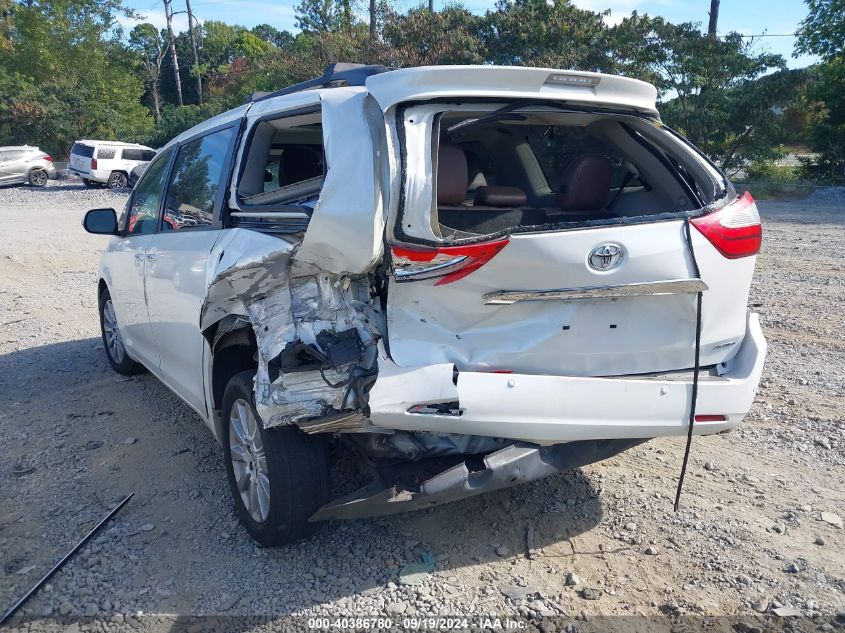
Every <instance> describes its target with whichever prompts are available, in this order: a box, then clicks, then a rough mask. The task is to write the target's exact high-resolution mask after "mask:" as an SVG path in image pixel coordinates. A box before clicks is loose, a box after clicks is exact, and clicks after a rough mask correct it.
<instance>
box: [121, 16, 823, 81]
mask: <svg viewBox="0 0 845 633" xmlns="http://www.w3.org/2000/svg"><path fill="white" fill-rule="evenodd" d="M446 1H448V0H435V9H437V8H438V7H439V6H442V5H443V4H445V2H446ZM573 1H574V4H575V5H576V6H579V7H581V8H583V9H590V10H592V11H604V10H606V9H610V16H608V17H607V18H606V20H607V22H608V23H610V24H613V23H616V22H619V21H620V20H622V18H624V17H625V16H626V15H629V14H630V13H631V11H638V12H640V13H648V14H649V15H660V16H663V17H664V18H666V19H667V20H669V21H670V22H700V23H701V24H702V28H706V27H707V20H708V15H707V13H708V11H709V9H710V2H709V0H573ZM393 2H394V5H395V6H398V7H401V8H405V9H409V8H412V7H414V6H417V5H418V4H420V2H419V0H393ZM297 3H298V0H274V1H263V0H191V7H192V9H193V11H194V15H196V16H197V19H198V20H200V21H203V20H220V21H223V22H227V23H229V24H241V25H243V26H246V27H253V26H255V25H256V24H262V23H267V24H271V25H272V26H274V27H276V28H277V29H286V30H289V31H292V32H295V31H296V19H295V15H294V7H295V6H296V4H297ZM127 4H128V6H130V7H131V8H133V9H135V11H137V12H138V13H139V14H141V15H143V16H145V17H146V21H149V22H152V23H153V24H155V25H156V26H159V27H162V26H164V9H163V8H162V3H161V0H127ZM463 4H464V5H465V6H466V7H467V8H469V9H470V10H471V11H472V12H473V13H478V14H483V13H484V12H485V11H487V10H488V9H492V8H493V7H494V5H495V0H464V2H463ZM173 6H174V8H175V10H176V11H179V10H180V9H183V8H184V6H183V2H182V0H174V2H173ZM806 14H807V8H806V5H805V4H804V2H803V1H802V0H721V4H720V8H719V32H720V33H727V32H728V31H737V32H739V33H742V34H744V35H761V34H764V35H766V37H760V38H755V47H756V50H759V51H760V52H764V51H768V52H772V53H780V54H781V55H783V56H784V58H786V60H787V64H788V65H789V67H790V68H802V67H804V66H808V65H809V64H812V63H814V62H815V61H817V59H816V58H815V57H813V56H808V55H802V56H800V57H798V58H794V57H792V49H793V45H794V43H795V37H794V36H792V35H790V34H792V33H794V32H795V30H796V29H797V28H798V23H799V22H800V21H801V20H802V19H803V18H804V17H805V16H806ZM174 22H175V24H174V26H175V27H176V29H177V30H179V31H182V30H186V29H187V19H186V16H185V15H184V14H182V15H177V16H176V17H175V18H174ZM124 26H131V23H130V22H128V21H126V22H124ZM783 35H786V37H782V36H783Z"/></svg>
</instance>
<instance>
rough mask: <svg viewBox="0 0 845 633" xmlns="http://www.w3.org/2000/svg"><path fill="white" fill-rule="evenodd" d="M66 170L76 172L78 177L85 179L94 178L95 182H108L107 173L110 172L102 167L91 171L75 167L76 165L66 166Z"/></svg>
mask: <svg viewBox="0 0 845 633" xmlns="http://www.w3.org/2000/svg"><path fill="white" fill-rule="evenodd" d="M68 171H69V172H71V173H73V174H76V175H77V176H79V177H80V178H85V179H86V180H94V181H97V182H108V179H109V175H110V174H111V172H110V171H106V170H102V169H94V170H92V171H83V170H81V169H77V168H76V167H70V166H69V167H68Z"/></svg>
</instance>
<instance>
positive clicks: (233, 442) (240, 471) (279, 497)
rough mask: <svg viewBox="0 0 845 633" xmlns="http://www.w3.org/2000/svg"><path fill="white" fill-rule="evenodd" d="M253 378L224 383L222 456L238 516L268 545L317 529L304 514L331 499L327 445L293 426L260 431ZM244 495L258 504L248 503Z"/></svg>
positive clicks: (251, 374) (236, 377) (242, 376)
mask: <svg viewBox="0 0 845 633" xmlns="http://www.w3.org/2000/svg"><path fill="white" fill-rule="evenodd" d="M254 377H255V370H251V369H250V370H247V371H242V372H240V373H238V374H235V375H234V376H233V377H232V378H231V380H229V384H228V385H226V391H225V392H224V395H223V438H222V440H223V441H222V444H223V459H224V461H225V463H226V472H227V475H228V479H229V488H230V489H231V492H232V498H233V499H234V502H235V510H236V512H237V514H238V518H239V519H240V521H241V523H242V524H243V526H244V527H245V528H246V530H247V532H248V533H249V535H250V536H251V537H252V538H253V539H255V540H256V541H257V542H258V543H259V544H260V545H263V546H264V547H273V546H277V545H284V544H286V543H292V542H294V541H299V540H301V539H304V538H307V537H309V536H311V535H313V534H315V533H316V532H317V531H318V530H319V529H320V524H319V523H316V522H310V521H308V518H309V517H310V516H312V515H313V514H314V513H315V512H316V511H317V510H318V509H319V508H320V507H322V506H323V505H325V504H326V503H328V502H329V500H330V496H331V492H330V478H329V476H330V473H329V456H328V447H327V445H326V443H325V440H323V439H322V438H317V437H314V436H310V435H307V434H305V433H303V432H302V431H300V430H299V429H298V428H296V427H294V426H285V427H281V428H274V429H265V428H264V425H263V424H262V423H261V420H260V418H259V417H258V414H257V412H256V410H255V403H254V402H255V401H254V397H253V378H254ZM249 416H252V424H250V422H249ZM245 418H246V419H245ZM250 429H252V430H250ZM253 438H254V439H253ZM233 448H234V450H233ZM262 449H263V456H264V459H263V460H262V459H261V454H262ZM236 470H237V475H236ZM239 480H240V482H241V485H239V484H238V481H239ZM253 482H254V483H253ZM241 487H243V488H244V492H243V493H242V492H241ZM264 493H266V496H265V494H264ZM242 495H243V496H242ZM253 495H254V496H253ZM244 497H246V498H247V499H249V498H252V499H254V500H255V501H256V502H257V503H252V504H250V506H248V505H247V502H246V501H245V498H244ZM261 499H265V501H264V502H263V503H262V502H261ZM250 508H252V509H250Z"/></svg>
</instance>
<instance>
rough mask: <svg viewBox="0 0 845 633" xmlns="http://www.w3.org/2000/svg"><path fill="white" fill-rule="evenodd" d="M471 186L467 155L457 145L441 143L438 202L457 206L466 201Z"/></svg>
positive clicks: (438, 169)
mask: <svg viewBox="0 0 845 633" xmlns="http://www.w3.org/2000/svg"><path fill="white" fill-rule="evenodd" d="M467 186H469V172H468V170H467V157H466V154H464V150H462V149H461V148H460V147H457V146H455V145H443V144H441V145H440V150H439V151H438V154H437V204H438V205H446V206H457V205H459V204H461V203H462V202H463V201H464V198H466V195H467Z"/></svg>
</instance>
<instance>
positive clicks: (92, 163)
mask: <svg viewBox="0 0 845 633" xmlns="http://www.w3.org/2000/svg"><path fill="white" fill-rule="evenodd" d="M91 169H97V159H96V158H92V159H91Z"/></svg>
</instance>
